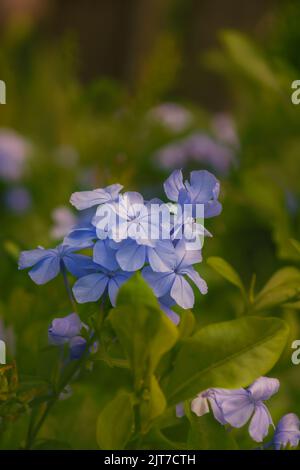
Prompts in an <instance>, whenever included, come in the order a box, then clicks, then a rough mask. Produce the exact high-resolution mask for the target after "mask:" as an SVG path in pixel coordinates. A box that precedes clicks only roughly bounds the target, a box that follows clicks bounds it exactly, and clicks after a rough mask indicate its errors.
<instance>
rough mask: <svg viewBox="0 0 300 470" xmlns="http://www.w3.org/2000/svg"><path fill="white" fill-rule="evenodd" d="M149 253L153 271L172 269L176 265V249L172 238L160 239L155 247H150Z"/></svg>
mask: <svg viewBox="0 0 300 470" xmlns="http://www.w3.org/2000/svg"><path fill="white" fill-rule="evenodd" d="M147 254H148V261H149V264H150V266H151V268H152V269H153V271H157V272H168V271H172V269H173V268H174V267H175V265H176V254H175V249H174V246H173V243H172V242H171V241H170V240H158V241H157V243H156V245H155V247H153V248H152V247H148V250H147Z"/></svg>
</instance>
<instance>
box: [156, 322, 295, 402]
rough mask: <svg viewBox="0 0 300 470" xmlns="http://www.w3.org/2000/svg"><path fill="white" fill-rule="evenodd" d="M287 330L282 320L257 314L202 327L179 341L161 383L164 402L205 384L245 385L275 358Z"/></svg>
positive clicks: (187, 395) (189, 394)
mask: <svg viewBox="0 0 300 470" xmlns="http://www.w3.org/2000/svg"><path fill="white" fill-rule="evenodd" d="M288 332H289V329H288V326H287V324H286V323H285V322H284V321H283V320H280V319H278V318H259V317H247V318H246V317H244V318H241V319H238V320H233V321H228V322H222V323H215V324H212V325H209V326H206V327H204V328H202V329H201V330H199V331H198V332H197V333H196V334H195V335H194V336H192V337H191V338H188V339H185V340H183V341H182V343H181V348H180V349H179V352H178V354H177V356H176V358H175V362H174V368H173V371H172V372H171V374H170V376H169V379H168V381H167V383H166V384H165V387H164V391H165V395H166V397H167V401H168V404H176V403H179V402H181V401H184V400H186V399H190V398H193V397H195V396H196V395H197V394H198V393H199V392H201V391H202V390H205V389H207V388H209V387H225V388H238V387H242V386H246V385H249V384H250V383H251V382H253V381H254V380H255V379H256V378H257V377H259V376H260V375H263V374H265V373H266V372H268V371H269V370H270V369H271V368H272V367H273V366H274V364H275V363H276V362H277V360H278V358H279V357H280V355H281V353H282V351H283V348H284V346H285V343H286V340H287V337H288Z"/></svg>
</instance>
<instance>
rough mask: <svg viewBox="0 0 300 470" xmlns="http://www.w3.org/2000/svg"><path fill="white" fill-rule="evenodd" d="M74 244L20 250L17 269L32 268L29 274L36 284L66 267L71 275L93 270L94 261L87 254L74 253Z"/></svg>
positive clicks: (54, 275)
mask: <svg viewBox="0 0 300 470" xmlns="http://www.w3.org/2000/svg"><path fill="white" fill-rule="evenodd" d="M76 250H78V247H76V246H69V245H64V244H62V245H58V246H57V247H56V248H51V249H49V250H46V249H45V248H43V247H38V248H36V249H34V250H29V251H22V252H21V254H20V258H19V269H26V268H32V269H31V270H30V271H29V276H30V277H31V279H32V280H33V281H34V282H35V283H36V284H46V283H47V282H49V281H51V280H52V279H54V278H55V277H56V276H57V275H58V274H59V273H60V272H61V270H62V269H64V268H66V269H67V270H68V271H69V272H70V273H71V274H73V276H75V277H81V276H84V275H85V274H87V273H88V272H91V271H92V272H93V269H94V263H93V261H92V259H91V258H90V257H89V256H85V255H81V254H77V253H74V251H76Z"/></svg>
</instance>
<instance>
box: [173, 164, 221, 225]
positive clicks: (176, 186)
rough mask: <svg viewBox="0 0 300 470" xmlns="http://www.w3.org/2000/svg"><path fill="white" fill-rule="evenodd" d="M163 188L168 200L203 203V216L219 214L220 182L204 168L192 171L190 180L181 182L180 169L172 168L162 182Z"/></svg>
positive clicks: (183, 202)
mask: <svg viewBox="0 0 300 470" xmlns="http://www.w3.org/2000/svg"><path fill="white" fill-rule="evenodd" d="M164 189H165V193H166V195H167V197H168V198H169V199H170V201H174V202H178V203H179V204H180V205H184V204H195V205H196V204H203V205H204V217H205V218H208V217H215V216H217V215H219V214H220V212H221V210H222V205H221V204H220V202H219V201H218V197H219V192H220V183H219V182H218V180H217V178H216V177H215V176H214V175H213V174H212V173H210V172H208V171H206V170H200V171H192V172H191V175H190V182H189V181H185V182H183V175H182V171H181V170H174V171H173V173H172V174H171V175H170V176H169V178H168V179H167V180H166V181H165V183H164Z"/></svg>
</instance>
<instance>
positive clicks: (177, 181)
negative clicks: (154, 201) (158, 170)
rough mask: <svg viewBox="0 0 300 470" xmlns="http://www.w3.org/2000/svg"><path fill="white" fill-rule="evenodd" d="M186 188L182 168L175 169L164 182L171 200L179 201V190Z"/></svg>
mask: <svg viewBox="0 0 300 470" xmlns="http://www.w3.org/2000/svg"><path fill="white" fill-rule="evenodd" d="M181 189H184V184H183V176H182V171H181V170H174V171H173V173H171V175H170V176H169V178H168V179H167V180H166V181H165V182H164V190H165V193H166V195H167V197H168V198H169V199H170V201H174V202H177V201H178V196H179V191H180V190H181Z"/></svg>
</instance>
